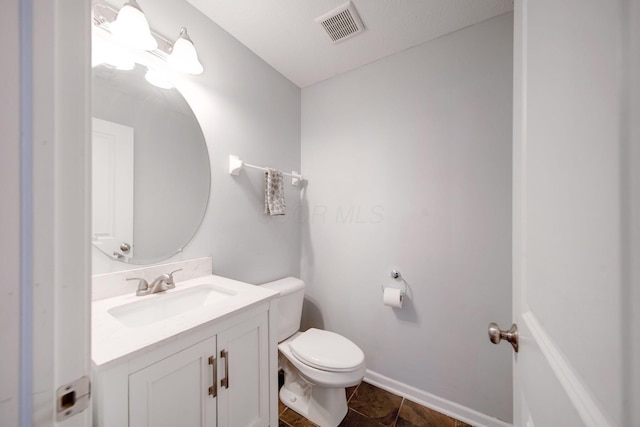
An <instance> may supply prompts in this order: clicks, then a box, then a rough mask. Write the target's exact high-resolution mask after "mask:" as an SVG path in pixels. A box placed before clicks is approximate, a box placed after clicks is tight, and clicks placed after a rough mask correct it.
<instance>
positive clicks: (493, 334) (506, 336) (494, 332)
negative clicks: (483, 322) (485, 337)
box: [489, 323, 518, 353]
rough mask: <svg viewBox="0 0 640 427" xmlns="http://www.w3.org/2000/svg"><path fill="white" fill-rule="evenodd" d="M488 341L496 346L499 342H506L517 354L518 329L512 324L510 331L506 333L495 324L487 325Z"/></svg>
mask: <svg viewBox="0 0 640 427" xmlns="http://www.w3.org/2000/svg"><path fill="white" fill-rule="evenodd" d="M489 340H490V341H491V342H492V343H494V344H498V343H499V342H500V341H501V340H506V341H509V342H510V343H511V346H512V347H513V350H514V351H515V352H516V353H517V352H518V327H517V326H516V324H515V323H514V324H513V325H511V329H509V330H508V331H502V330H500V326H498V324H497V323H489Z"/></svg>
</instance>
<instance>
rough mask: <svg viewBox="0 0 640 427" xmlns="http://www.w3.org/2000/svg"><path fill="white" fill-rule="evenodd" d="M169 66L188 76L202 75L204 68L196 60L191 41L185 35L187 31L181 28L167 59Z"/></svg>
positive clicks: (196, 53) (196, 56)
mask: <svg viewBox="0 0 640 427" xmlns="http://www.w3.org/2000/svg"><path fill="white" fill-rule="evenodd" d="M167 61H168V62H169V64H171V65H173V66H174V67H175V68H176V69H178V70H180V71H182V72H184V73H188V74H202V72H203V71H204V68H203V67H202V64H201V63H200V61H199V60H198V52H196V47H195V46H194V45H193V41H191V38H190V37H189V34H187V29H186V28H185V27H182V28H181V29H180V35H179V36H178V38H177V39H176V41H175V42H174V43H173V49H172V50H171V53H170V54H169V57H168V58H167Z"/></svg>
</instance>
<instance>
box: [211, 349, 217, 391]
mask: <svg viewBox="0 0 640 427" xmlns="http://www.w3.org/2000/svg"><path fill="white" fill-rule="evenodd" d="M209 365H213V385H212V386H211V387H209V396H211V397H216V396H218V384H217V382H218V364H217V360H216V358H215V357H213V356H209Z"/></svg>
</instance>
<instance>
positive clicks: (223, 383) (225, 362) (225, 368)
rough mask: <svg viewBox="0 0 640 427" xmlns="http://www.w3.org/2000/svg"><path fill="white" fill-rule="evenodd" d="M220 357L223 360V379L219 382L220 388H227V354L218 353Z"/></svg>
mask: <svg viewBox="0 0 640 427" xmlns="http://www.w3.org/2000/svg"><path fill="white" fill-rule="evenodd" d="M220 357H222V358H223V359H224V378H223V379H221V380H220V387H224V388H229V352H228V351H227V350H222V351H220Z"/></svg>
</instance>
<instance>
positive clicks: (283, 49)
mask: <svg viewBox="0 0 640 427" xmlns="http://www.w3.org/2000/svg"><path fill="white" fill-rule="evenodd" d="M187 1H188V2H189V3H191V4H192V5H194V6H195V7H196V8H197V9H199V10H200V11H202V12H203V13H204V14H205V15H207V16H208V17H209V18H210V19H211V20H212V21H214V22H215V23H216V24H218V25H219V26H221V27H222V28H224V29H225V30H226V31H227V32H229V33H230V34H231V35H232V36H233V37H235V38H236V39H237V40H239V41H240V42H241V43H242V44H244V45H245V46H247V47H248V48H249V49H251V50H252V51H253V52H254V53H255V54H256V55H258V56H259V57H261V58H262V59H263V60H264V61H266V62H267V63H269V64H270V65H271V66H272V67H274V68H275V69H276V70H278V71H279V72H280V73H282V74H283V75H285V76H286V77H287V78H288V79H289V80H291V81H292V82H294V83H295V84H296V85H298V86H299V87H305V86H309V85H312V84H314V83H317V82H319V81H322V80H325V79H328V78H330V77H333V76H335V75H338V74H341V73H344V72H346V71H349V70H352V69H354V68H358V67H361V66H363V65H365V64H368V63H371V62H373V61H376V60H378V59H380V58H383V57H385V56H388V55H392V54H394V53H396V52H400V51H402V50H405V49H407V48H410V47H412V46H416V45H418V44H421V43H424V42H426V41H429V40H433V39H435V38H436V37H440V36H442V35H444V34H447V33H450V32H453V31H456V30H459V29H461V28H464V27H467V26H469V25H472V24H475V23H477V22H480V21H484V20H485V19H489V18H492V17H494V16H497V15H501V14H503V13H505V12H508V11H511V10H513V2H512V0H352V1H353V3H354V5H355V6H356V9H357V10H358V13H359V14H360V17H361V18H362V22H363V24H364V26H365V30H364V31H363V32H362V33H360V34H359V35H356V36H354V37H352V38H350V39H347V40H344V41H342V42H339V43H337V44H333V43H332V42H331V40H330V39H329V38H328V37H327V35H326V33H324V30H323V29H322V27H321V26H320V25H319V24H317V23H316V22H315V18H317V17H319V16H321V15H323V14H324V13H326V12H328V11H330V10H332V9H333V8H335V7H338V6H340V5H342V4H344V3H345V1H346V0H233V1H231V0H187Z"/></svg>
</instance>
